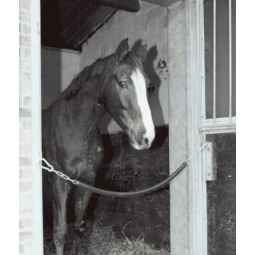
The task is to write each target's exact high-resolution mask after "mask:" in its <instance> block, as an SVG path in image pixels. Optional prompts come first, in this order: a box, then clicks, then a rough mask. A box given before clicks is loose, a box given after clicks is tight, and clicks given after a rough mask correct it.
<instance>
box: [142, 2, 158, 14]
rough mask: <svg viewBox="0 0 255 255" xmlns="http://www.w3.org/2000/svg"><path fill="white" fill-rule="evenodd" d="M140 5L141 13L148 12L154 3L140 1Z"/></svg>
mask: <svg viewBox="0 0 255 255" xmlns="http://www.w3.org/2000/svg"><path fill="white" fill-rule="evenodd" d="M140 6H141V9H140V11H139V13H143V12H148V11H150V10H151V9H153V8H155V6H156V5H155V4H151V3H147V2H144V1H141V2H140Z"/></svg>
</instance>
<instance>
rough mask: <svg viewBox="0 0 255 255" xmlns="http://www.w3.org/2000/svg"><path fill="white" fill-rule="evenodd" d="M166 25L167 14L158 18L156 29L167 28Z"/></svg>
mask: <svg viewBox="0 0 255 255" xmlns="http://www.w3.org/2000/svg"><path fill="white" fill-rule="evenodd" d="M167 26H168V16H167V15H165V16H162V17H160V18H158V31H160V30H161V29H164V28H167Z"/></svg>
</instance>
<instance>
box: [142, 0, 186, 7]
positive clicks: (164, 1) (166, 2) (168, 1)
mask: <svg viewBox="0 0 255 255" xmlns="http://www.w3.org/2000/svg"><path fill="white" fill-rule="evenodd" d="M142 1H143V2H147V3H151V4H156V5H160V6H163V7H169V6H171V5H172V4H174V3H176V2H179V1H181V0H142Z"/></svg>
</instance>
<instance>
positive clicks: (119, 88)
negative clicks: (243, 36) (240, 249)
mask: <svg viewBox="0 0 255 255" xmlns="http://www.w3.org/2000/svg"><path fill="white" fill-rule="evenodd" d="M236 2H237V1H236V0H20V1H19V7H18V8H19V18H18V19H19V78H18V79H19V91H18V97H19V100H18V108H19V113H18V114H19V146H18V147H19V154H18V157H19V162H18V164H19V174H18V176H19V177H18V182H19V184H18V186H19V190H18V194H19V195H18V196H19V201H18V204H19V212H18V216H19V220H18V222H19V230H18V231H19V241H18V242H19V244H18V245H19V254H20V255H55V254H56V255H235V254H237V246H236V243H237V242H236V200H237V199H236V173H237V171H236V148H237V145H236V112H237V110H236V95H237V92H236V52H237V51H236V9H237V8H236ZM246 8H248V7H246ZM250 33H252V32H251V31H250ZM248 65H249V64H248ZM250 118H251V117H250ZM243 132H245V131H243ZM249 160H251V161H252V159H246V161H249ZM250 167H251V168H253V166H250ZM239 170H243V173H244V174H245V168H243V169H239ZM246 178H248V179H249V176H248V174H246ZM244 196H245V195H244ZM249 197H251V195H249ZM250 202H252V201H250ZM248 235H250V234H248ZM5 254H8V252H5ZM240 254H247V253H240ZM250 254H252V251H251V253H250Z"/></svg>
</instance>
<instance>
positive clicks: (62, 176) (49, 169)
mask: <svg viewBox="0 0 255 255" xmlns="http://www.w3.org/2000/svg"><path fill="white" fill-rule="evenodd" d="M42 162H44V163H45V164H46V165H47V166H48V167H46V166H43V165H41V167H42V169H45V170H47V171H48V172H54V173H55V174H56V175H58V176H59V177H61V178H63V179H64V180H66V181H70V182H71V183H73V184H74V185H77V184H78V183H79V182H78V181H77V180H73V179H71V178H70V177H69V176H67V175H66V174H63V173H62V172H60V171H57V170H55V169H54V167H53V166H52V165H51V164H50V163H49V162H48V161H47V160H46V159H45V158H42Z"/></svg>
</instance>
